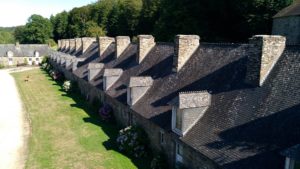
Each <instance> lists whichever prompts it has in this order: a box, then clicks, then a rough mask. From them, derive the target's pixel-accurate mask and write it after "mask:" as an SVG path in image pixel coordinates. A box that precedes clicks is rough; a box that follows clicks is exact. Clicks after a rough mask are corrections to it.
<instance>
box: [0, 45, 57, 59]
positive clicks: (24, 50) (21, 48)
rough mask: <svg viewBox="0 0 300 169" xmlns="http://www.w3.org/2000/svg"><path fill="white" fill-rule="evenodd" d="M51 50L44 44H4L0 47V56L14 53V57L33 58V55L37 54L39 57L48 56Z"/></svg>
mask: <svg viewBox="0 0 300 169" xmlns="http://www.w3.org/2000/svg"><path fill="white" fill-rule="evenodd" d="M50 50H51V49H50V48H49V47H48V45H44V44H20V45H17V46H16V45H14V44H4V45H0V56H6V54H7V52H8V51H12V52H13V53H14V57H34V53H35V52H36V51H37V52H39V54H40V56H45V55H48V53H49V51H50Z"/></svg>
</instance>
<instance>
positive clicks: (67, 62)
mask: <svg viewBox="0 0 300 169" xmlns="http://www.w3.org/2000/svg"><path fill="white" fill-rule="evenodd" d="M71 65H72V57H71V56H68V57H66V68H69V67H70V66H71Z"/></svg>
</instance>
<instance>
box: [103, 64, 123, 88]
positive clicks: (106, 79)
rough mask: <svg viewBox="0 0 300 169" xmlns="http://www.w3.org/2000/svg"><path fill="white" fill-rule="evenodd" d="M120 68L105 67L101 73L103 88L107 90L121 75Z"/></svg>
mask: <svg viewBox="0 0 300 169" xmlns="http://www.w3.org/2000/svg"><path fill="white" fill-rule="evenodd" d="M122 73H123V70H122V69H105V70H104V75H103V90H104V91H107V90H108V89H109V88H110V87H111V86H112V85H113V84H114V83H115V82H116V81H117V80H118V79H119V78H120V77H121V75H122Z"/></svg>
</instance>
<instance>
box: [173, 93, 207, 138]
mask: <svg viewBox="0 0 300 169" xmlns="http://www.w3.org/2000/svg"><path fill="white" fill-rule="evenodd" d="M171 105H172V130H173V132H175V133H176V134H178V135H180V136H184V135H185V134H186V133H187V132H188V131H189V130H190V129H191V128H192V127H193V126H194V125H195V124H196V123H197V121H199V120H200V119H201V117H202V116H203V115H204V113H205V112H206V110H207V109H208V108H209V106H210V105H211V95H210V94H209V93H208V92H207V91H197V92H187V93H179V96H178V97H177V98H175V99H174V100H173V101H171Z"/></svg>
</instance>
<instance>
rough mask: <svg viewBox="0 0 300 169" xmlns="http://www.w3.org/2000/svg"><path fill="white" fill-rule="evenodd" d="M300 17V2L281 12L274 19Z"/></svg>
mask: <svg viewBox="0 0 300 169" xmlns="http://www.w3.org/2000/svg"><path fill="white" fill-rule="evenodd" d="M299 15H300V1H297V2H295V3H293V4H292V5H290V6H288V7H286V8H284V9H282V10H281V11H279V12H278V13H277V14H276V15H275V16H274V17H273V18H281V17H288V16H299Z"/></svg>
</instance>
